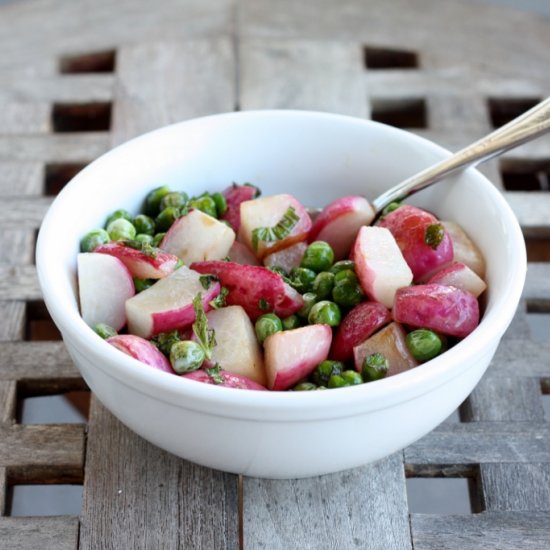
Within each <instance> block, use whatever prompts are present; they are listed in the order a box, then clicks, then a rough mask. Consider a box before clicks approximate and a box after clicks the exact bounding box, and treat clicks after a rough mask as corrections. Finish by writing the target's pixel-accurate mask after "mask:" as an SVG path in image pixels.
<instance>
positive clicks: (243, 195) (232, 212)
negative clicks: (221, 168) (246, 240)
mask: <svg viewBox="0 0 550 550" xmlns="http://www.w3.org/2000/svg"><path fill="white" fill-rule="evenodd" d="M257 193H258V189H256V187H253V186H252V185H238V184H236V183H234V184H233V185H231V186H230V187H228V188H227V189H225V190H224V191H223V196H224V197H225V201H226V202H227V210H226V211H225V213H224V214H223V216H222V220H225V221H226V222H228V223H229V225H231V227H232V228H233V231H235V233H238V231H239V227H240V226H241V202H244V201H250V200H252V199H253V198H254V197H255V196H256V194H257Z"/></svg>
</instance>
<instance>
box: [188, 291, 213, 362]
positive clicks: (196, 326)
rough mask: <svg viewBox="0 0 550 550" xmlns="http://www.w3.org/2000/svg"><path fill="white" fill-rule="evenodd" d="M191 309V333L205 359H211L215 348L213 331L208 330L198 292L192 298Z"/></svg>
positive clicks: (200, 296)
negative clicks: (202, 351)
mask: <svg viewBox="0 0 550 550" xmlns="http://www.w3.org/2000/svg"><path fill="white" fill-rule="evenodd" d="M193 308H194V309H195V322H194V323H193V332H194V334H195V336H196V337H197V343H198V344H199V346H201V347H202V349H203V350H204V355H205V357H206V359H212V352H213V351H214V347H215V346H216V335H215V332H214V330H213V329H210V328H208V319H207V318H206V314H205V313H204V307H203V306H202V295H201V293H200V292H199V293H198V294H197V295H196V296H195V298H193Z"/></svg>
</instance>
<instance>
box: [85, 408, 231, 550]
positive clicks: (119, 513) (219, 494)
mask: <svg viewBox="0 0 550 550" xmlns="http://www.w3.org/2000/svg"><path fill="white" fill-rule="evenodd" d="M105 472H108V473H109V474H108V475H105ZM237 501H238V478H237V476H234V475H230V474H224V473H222V472H219V471H215V470H211V469H208V468H203V467H201V466H196V465H194V464H191V463H190V462H187V461H184V460H181V459H179V458H177V457H175V456H174V455H171V454H169V453H167V452H165V451H162V450H161V449H159V448H157V447H155V446H153V445H151V444H150V443H147V442H146V441H145V440H143V439H142V438H140V437H139V436H137V435H136V434H134V433H133V432H131V431H130V430H129V429H128V428H126V427H125V426H123V425H122V424H121V423H120V422H118V421H117V420H116V419H115V418H114V417H113V416H112V415H111V414H110V413H109V412H108V411H107V410H106V409H105V408H104V407H103V406H102V405H101V404H100V403H99V402H98V401H97V399H94V398H92V404H91V410H90V426H89V432H88V446H87V454H86V476H85V479H84V497H83V507H82V514H81V522H82V523H81V530H80V548H81V549H88V548H90V549H95V548H99V547H108V548H143V549H149V548H150V549H157V548H174V549H179V548H182V549H183V548H216V549H223V548H228V549H234V548H237V547H238V544H239V543H238V502H237Z"/></svg>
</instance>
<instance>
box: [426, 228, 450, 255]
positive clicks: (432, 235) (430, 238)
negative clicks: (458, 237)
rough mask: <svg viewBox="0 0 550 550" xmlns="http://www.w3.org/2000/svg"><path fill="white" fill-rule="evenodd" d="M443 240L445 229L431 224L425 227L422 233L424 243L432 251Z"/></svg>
mask: <svg viewBox="0 0 550 550" xmlns="http://www.w3.org/2000/svg"><path fill="white" fill-rule="evenodd" d="M444 238H445V229H443V226H442V225H441V224H440V223H432V224H430V225H428V227H426V232H425V233H424V242H425V243H426V244H427V245H428V246H429V247H431V248H433V249H434V250H435V249H436V248H437V247H438V246H439V245H440V244H441V242H442V241H443V239H444Z"/></svg>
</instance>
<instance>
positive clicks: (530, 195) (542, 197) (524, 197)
mask: <svg viewBox="0 0 550 550" xmlns="http://www.w3.org/2000/svg"><path fill="white" fill-rule="evenodd" d="M548 158H550V148H549V150H548ZM504 198H505V199H506V201H507V202H508V204H509V205H510V207H511V208H512V210H513V211H514V214H515V215H516V217H517V219H518V221H519V224H520V225H521V228H522V230H523V232H524V234H525V235H526V236H528V237H537V236H544V237H548V236H549V235H550V220H549V219H548V212H550V194H549V193H548V192H545V191H541V192H537V191H533V192H521V191H514V192H511V191H508V192H506V193H504Z"/></svg>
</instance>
